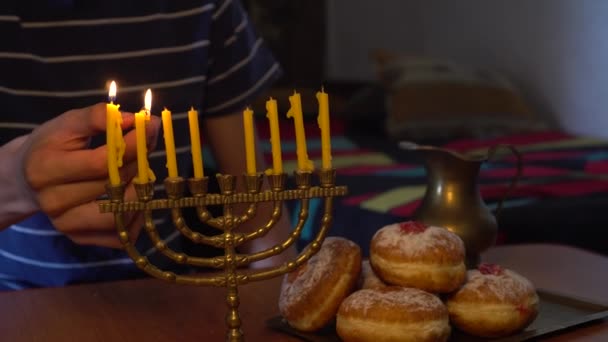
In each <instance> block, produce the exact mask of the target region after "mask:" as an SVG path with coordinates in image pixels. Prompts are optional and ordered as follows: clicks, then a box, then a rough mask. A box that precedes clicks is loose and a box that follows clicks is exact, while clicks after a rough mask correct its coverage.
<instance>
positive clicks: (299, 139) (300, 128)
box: [287, 91, 314, 171]
mask: <svg viewBox="0 0 608 342" xmlns="http://www.w3.org/2000/svg"><path fill="white" fill-rule="evenodd" d="M289 103H290V104H291V108H289V111H288V112H287V117H288V118H293V122H294V125H295V130H296V153H297V155H298V169H299V170H300V171H312V170H313V169H314V165H313V163H312V161H310V159H308V152H306V134H305V133H304V119H303V118H302V100H301V98H300V94H298V93H296V92H295V91H294V93H293V95H291V96H290V97H289Z"/></svg>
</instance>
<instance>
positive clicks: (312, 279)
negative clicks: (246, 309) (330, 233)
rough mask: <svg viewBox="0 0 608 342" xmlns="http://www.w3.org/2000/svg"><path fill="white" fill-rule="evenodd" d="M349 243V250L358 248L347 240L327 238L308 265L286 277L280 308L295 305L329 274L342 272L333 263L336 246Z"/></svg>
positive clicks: (337, 250) (337, 251)
mask: <svg viewBox="0 0 608 342" xmlns="http://www.w3.org/2000/svg"><path fill="white" fill-rule="evenodd" d="M344 243H347V245H348V247H349V248H358V246H357V245H356V244H355V243H354V242H352V241H350V240H347V239H343V238H339V237H327V238H325V240H324V241H323V245H322V246H321V249H320V250H319V252H317V254H315V255H313V256H312V257H311V258H310V259H309V260H308V261H307V262H306V263H304V264H303V265H302V266H300V268H298V269H296V270H295V271H294V272H291V273H289V274H286V275H285V278H284V279H283V284H282V288H281V296H280V298H279V307H285V306H289V305H291V304H292V303H294V302H295V301H296V300H297V299H298V298H299V297H300V296H301V295H302V294H303V293H308V292H310V291H311V290H312V289H314V288H315V287H317V286H318V284H319V283H321V282H323V279H324V278H325V275H327V274H328V273H329V272H340V270H335V269H334V268H335V267H334V265H332V262H333V261H334V260H335V258H336V255H337V253H339V249H337V248H336V246H335V245H336V244H344Z"/></svg>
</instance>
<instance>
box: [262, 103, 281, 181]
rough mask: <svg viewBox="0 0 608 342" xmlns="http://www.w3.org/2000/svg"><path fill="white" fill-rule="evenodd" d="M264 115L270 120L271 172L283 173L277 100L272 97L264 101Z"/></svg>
mask: <svg viewBox="0 0 608 342" xmlns="http://www.w3.org/2000/svg"><path fill="white" fill-rule="evenodd" d="M266 111H267V113H266V117H267V118H268V120H269V121H270V144H271V146H272V172H273V173H274V174H275V175H278V174H280V173H283V162H282V160H281V136H280V133H279V111H278V109H277V100H275V99H273V98H272V97H271V98H270V100H268V101H266Z"/></svg>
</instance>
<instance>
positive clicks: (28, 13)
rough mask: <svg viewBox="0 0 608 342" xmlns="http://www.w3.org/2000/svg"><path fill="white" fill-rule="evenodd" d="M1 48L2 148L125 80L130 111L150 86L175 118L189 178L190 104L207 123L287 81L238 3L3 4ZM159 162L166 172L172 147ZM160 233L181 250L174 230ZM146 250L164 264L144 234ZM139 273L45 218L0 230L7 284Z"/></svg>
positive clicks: (117, 255) (121, 91) (75, 0)
mask: <svg viewBox="0 0 608 342" xmlns="http://www.w3.org/2000/svg"><path fill="white" fill-rule="evenodd" d="M0 42H1V43H0V44H1V45H0V104H1V105H2V115H1V117H0V133H1V134H0V143H2V144H5V143H6V142H8V141H10V140H12V139H14V138H15V137H17V136H20V135H23V134H27V133H28V132H30V131H31V130H32V129H33V128H35V127H36V126H37V125H39V124H40V123H42V122H44V121H47V120H49V119H51V118H53V117H54V116H56V115H58V114H61V113H63V112H65V111H67V110H70V109H73V108H80V107H86V106H90V105H92V104H94V103H98V102H103V101H106V99H107V91H108V90H107V89H108V88H107V82H108V81H109V80H116V82H117V84H118V85H119V88H118V97H117V101H116V102H117V103H119V104H120V105H121V109H122V110H127V111H131V112H134V111H137V110H139V109H140V108H141V107H142V105H143V93H144V91H145V90H146V89H147V88H152V90H153V98H154V100H153V107H152V113H157V114H159V113H160V112H161V110H162V108H163V107H167V108H169V109H170V110H172V111H173V113H174V115H173V126H174V131H175V132H176V134H175V139H176V141H175V143H176V149H177V152H178V166H179V169H180V171H182V170H190V169H191V163H190V161H189V155H190V152H189V151H190V149H189V137H188V134H187V133H185V134H179V132H188V120H187V115H186V112H187V110H188V109H189V108H190V107H191V106H193V107H194V108H197V109H199V113H200V115H201V117H209V116H217V115H224V114H227V113H233V112H236V111H239V110H242V108H243V107H244V106H245V105H247V103H248V102H249V101H251V99H252V97H253V96H255V95H257V94H258V93H259V92H260V91H262V90H263V89H264V88H265V87H267V86H268V85H269V84H270V83H271V82H272V81H274V80H275V79H277V78H278V76H279V75H280V67H279V65H278V64H277V63H276V61H275V60H274V58H273V57H272V55H271V53H270V52H269V50H268V49H267V47H266V46H265V45H264V43H263V41H262V39H261V38H258V37H257V36H256V35H255V32H254V30H253V28H252V26H251V23H250V20H249V17H248V16H247V15H246V13H245V11H244V10H243V8H242V5H241V4H240V2H239V1H238V0H180V1H170V0H120V1H119V0H86V1H85V0H49V1H31V0H3V1H2V2H0ZM161 134H162V133H161ZM99 143H103V137H99ZM162 145H163V144H162V143H160V144H159V146H158V147H159V148H162V147H163V146H162ZM208 160H209V159H208V158H207V159H205V161H206V163H207V161H208ZM150 164H151V167H152V168H153V169H154V171H155V173H156V176H157V178H158V179H164V178H165V177H166V173H167V170H166V168H165V154H164V151H162V150H159V151H155V152H153V153H152V154H151V156H150ZM180 173H181V172H180ZM160 221H162V219H159V220H157V222H158V223H161V222H160ZM167 226H169V225H167ZM167 228H171V227H167ZM161 235H162V237H163V238H164V239H165V240H166V241H167V242H168V243H170V246H171V247H173V248H179V240H180V239H178V238H176V237H178V234H177V233H175V232H174V230H171V232H167V233H163V234H161ZM137 244H138V246H139V250H140V252H142V253H144V254H146V255H147V256H149V258H152V259H154V258H162V257H161V256H158V255H157V254H159V253H157V252H156V250H155V249H154V248H152V247H151V246H152V245H151V244H150V242H149V241H148V240H147V238H146V236H145V234H142V236H141V237H140V239H139V240H138V242H137ZM171 244H173V245H171ZM159 262H161V261H159ZM141 275H142V274H141V273H140V271H138V270H137V269H136V268H135V267H134V265H133V263H132V262H131V260H130V259H129V258H128V257H127V256H126V255H125V253H124V252H123V251H121V250H114V249H109V248H101V247H91V246H80V245H76V244H74V243H73V242H71V240H69V239H68V238H66V237H65V236H64V235H62V234H61V233H59V232H57V231H56V230H55V229H54V228H53V226H52V224H51V222H50V221H49V219H48V218H47V217H46V216H45V215H44V214H42V213H39V214H36V215H34V216H33V217H30V218H28V219H27V220H25V221H23V222H20V223H18V224H16V225H13V226H11V227H9V228H7V229H5V230H3V231H0V289H21V288H26V287H45V286H61V285H66V284H72V283H81V282H90V281H102V280H112V279H121V278H131V277H138V276H141Z"/></svg>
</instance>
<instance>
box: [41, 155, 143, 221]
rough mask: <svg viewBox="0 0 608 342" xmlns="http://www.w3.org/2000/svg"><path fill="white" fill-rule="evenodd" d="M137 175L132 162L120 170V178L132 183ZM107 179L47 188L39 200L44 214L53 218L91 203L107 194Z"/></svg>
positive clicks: (134, 163)
mask: <svg viewBox="0 0 608 342" xmlns="http://www.w3.org/2000/svg"><path fill="white" fill-rule="evenodd" d="M136 174H137V163H136V162H131V163H129V164H127V165H125V167H123V168H121V169H120V178H121V179H123V180H125V181H130V180H131V179H132V178H133V177H135V175H136ZM106 184H107V180H106V179H99V180H94V181H84V182H73V183H62V184H58V185H53V186H50V187H45V188H43V189H41V190H40V191H39V192H38V195H37V200H38V204H39V205H40V208H41V209H42V211H43V212H45V213H46V214H47V215H49V216H51V217H55V216H58V215H60V214H62V213H63V212H64V211H66V210H67V209H69V208H73V207H77V206H79V205H82V204H84V203H87V202H91V201H93V200H95V199H97V198H99V196H101V195H102V194H104V193H105V192H106Z"/></svg>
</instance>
